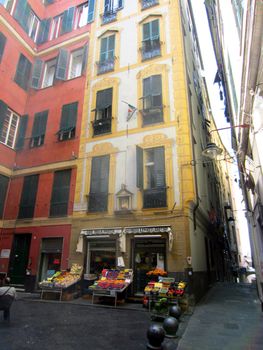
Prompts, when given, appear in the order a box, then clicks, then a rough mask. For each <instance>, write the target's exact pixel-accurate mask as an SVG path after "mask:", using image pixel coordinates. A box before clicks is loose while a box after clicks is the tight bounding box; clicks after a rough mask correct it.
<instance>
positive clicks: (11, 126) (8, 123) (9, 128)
mask: <svg viewBox="0 0 263 350" xmlns="http://www.w3.org/2000/svg"><path fill="white" fill-rule="evenodd" d="M18 123H19V116H18V115H17V114H15V113H14V112H12V111H11V110H10V109H8V110H7V113H6V117H5V120H4V123H3V127H2V134H1V139H0V141H1V142H2V143H4V144H6V145H7V146H9V147H12V148H14V145H15V138H16V133H17V128H18Z"/></svg>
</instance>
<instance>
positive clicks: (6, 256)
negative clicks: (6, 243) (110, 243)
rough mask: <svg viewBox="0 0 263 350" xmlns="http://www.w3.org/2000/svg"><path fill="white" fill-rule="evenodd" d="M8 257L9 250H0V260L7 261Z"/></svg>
mask: <svg viewBox="0 0 263 350" xmlns="http://www.w3.org/2000/svg"><path fill="white" fill-rule="evenodd" d="M9 256H10V249H2V250H1V254H0V258H2V259H8V258H9Z"/></svg>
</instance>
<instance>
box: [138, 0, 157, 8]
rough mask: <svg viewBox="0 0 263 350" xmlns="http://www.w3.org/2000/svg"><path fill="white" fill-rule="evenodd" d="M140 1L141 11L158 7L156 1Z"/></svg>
mask: <svg viewBox="0 0 263 350" xmlns="http://www.w3.org/2000/svg"><path fill="white" fill-rule="evenodd" d="M141 1H142V10H145V9H148V8H149V7H152V6H155V5H159V1H158V0H141Z"/></svg>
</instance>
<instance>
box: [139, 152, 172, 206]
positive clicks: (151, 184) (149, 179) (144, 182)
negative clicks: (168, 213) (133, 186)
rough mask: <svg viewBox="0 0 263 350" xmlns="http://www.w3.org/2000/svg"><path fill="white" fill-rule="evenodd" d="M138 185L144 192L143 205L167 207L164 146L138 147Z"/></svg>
mask: <svg viewBox="0 0 263 350" xmlns="http://www.w3.org/2000/svg"><path fill="white" fill-rule="evenodd" d="M136 153H137V187H138V188H140V189H142V192H143V207H144V208H158V207H166V205H167V204H166V202H167V199H166V185H165V161H164V159H165V158H164V148H163V147H155V148H150V149H147V150H143V149H142V148H140V147H138V146H137V148H136Z"/></svg>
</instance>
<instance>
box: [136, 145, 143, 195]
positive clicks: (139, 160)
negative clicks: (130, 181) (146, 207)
mask: <svg viewBox="0 0 263 350" xmlns="http://www.w3.org/2000/svg"><path fill="white" fill-rule="evenodd" d="M136 166H137V169H136V170H137V178H136V185H137V187H138V188H140V189H142V188H143V149H142V148H141V147H139V146H136Z"/></svg>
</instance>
